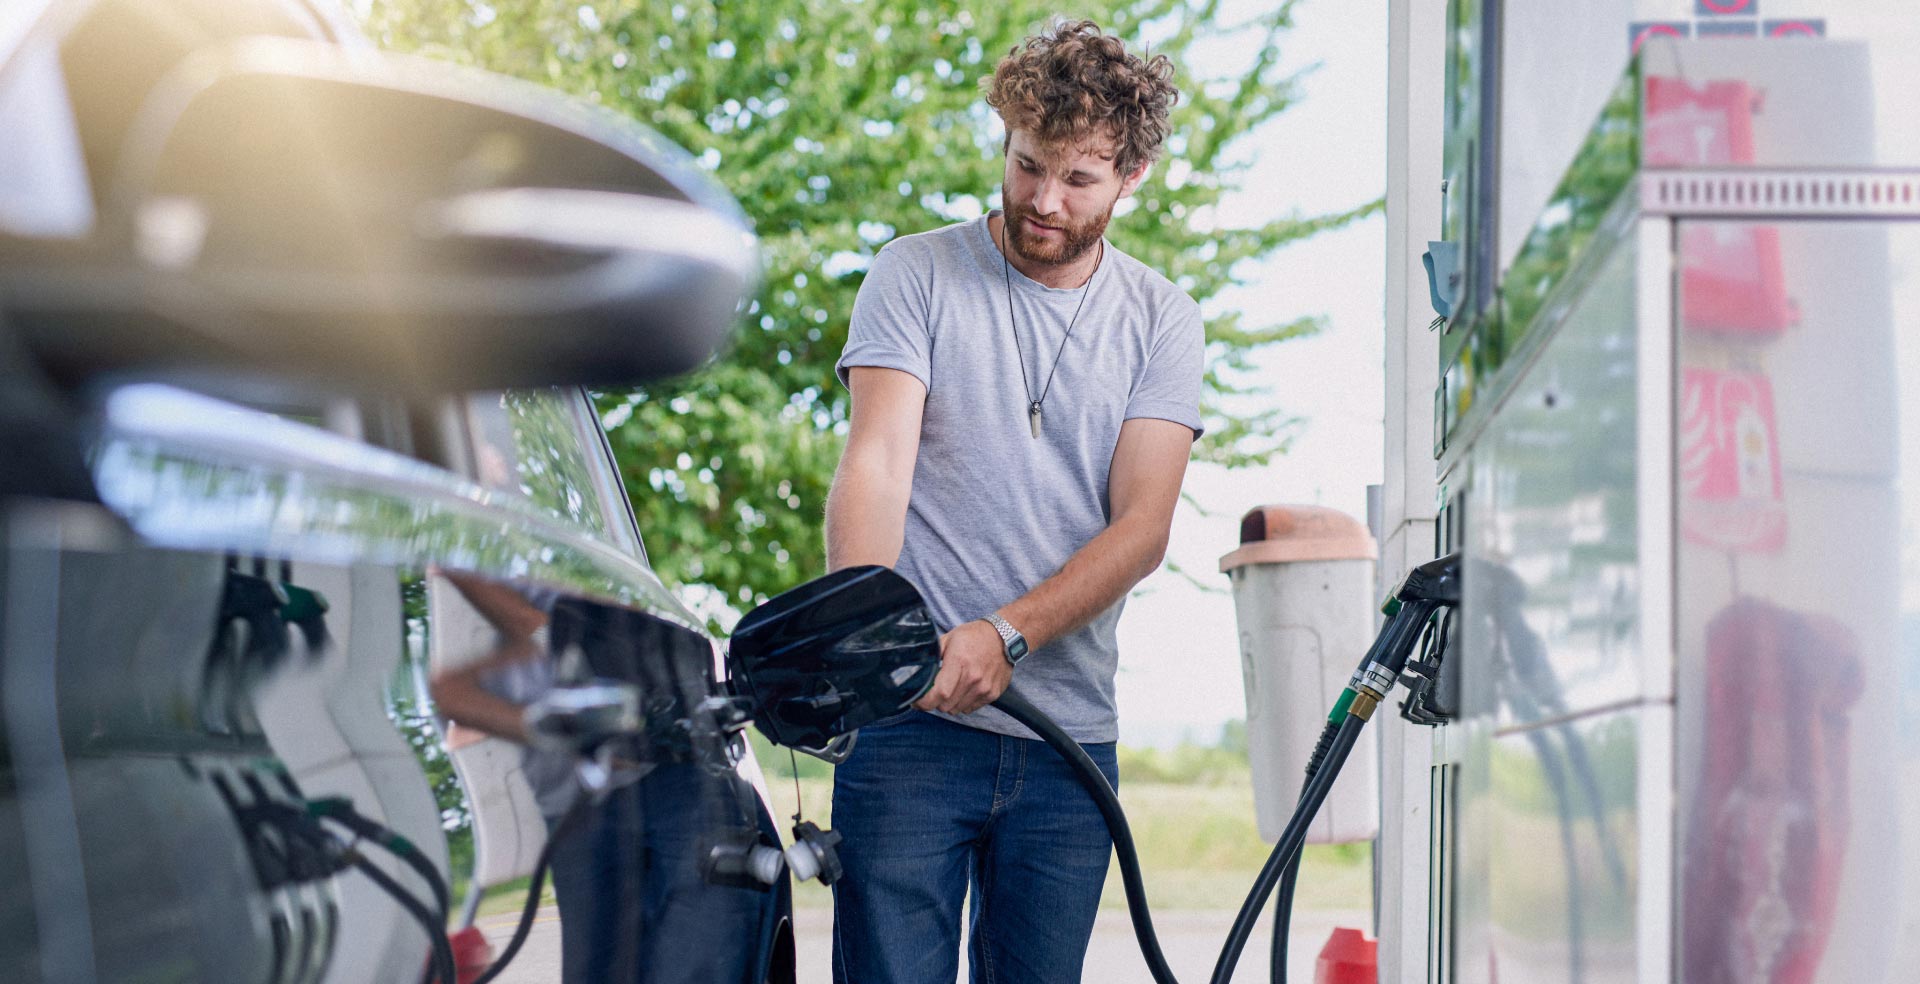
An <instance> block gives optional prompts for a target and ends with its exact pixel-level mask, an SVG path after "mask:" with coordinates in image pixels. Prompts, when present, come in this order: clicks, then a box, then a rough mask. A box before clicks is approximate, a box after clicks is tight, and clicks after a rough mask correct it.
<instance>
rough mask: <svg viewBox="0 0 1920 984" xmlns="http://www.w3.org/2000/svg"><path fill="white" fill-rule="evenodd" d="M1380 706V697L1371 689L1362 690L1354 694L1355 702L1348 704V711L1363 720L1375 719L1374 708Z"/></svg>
mask: <svg viewBox="0 0 1920 984" xmlns="http://www.w3.org/2000/svg"><path fill="white" fill-rule="evenodd" d="M1379 706H1380V697H1379V695H1378V694H1375V693H1374V692H1373V691H1371V690H1364V689H1363V690H1360V691H1358V692H1356V693H1355V694H1354V695H1353V703H1351V704H1349V705H1347V713H1348V714H1351V715H1353V716H1354V717H1357V718H1359V719H1360V720H1362V721H1371V720H1373V709H1374V708H1376V707H1379Z"/></svg>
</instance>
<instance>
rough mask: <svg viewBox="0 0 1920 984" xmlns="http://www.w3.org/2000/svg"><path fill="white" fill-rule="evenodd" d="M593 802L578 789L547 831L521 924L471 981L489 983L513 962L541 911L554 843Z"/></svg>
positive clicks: (534, 865) (577, 820)
mask: <svg viewBox="0 0 1920 984" xmlns="http://www.w3.org/2000/svg"><path fill="white" fill-rule="evenodd" d="M592 803H593V797H592V796H591V795H589V794H587V793H584V792H583V793H581V794H580V795H579V796H577V797H575V798H574V800H573V805H572V806H569V807H567V812H566V814H565V815H564V816H562V817H561V818H560V822H559V823H557V824H554V827H553V832H552V833H550V834H548V835H547V843H546V845H545V846H543V847H541V848H540V859H539V860H538V861H535V862H534V864H533V875H532V877H531V879H530V880H529V881H530V883H529V884H528V885H527V901H526V904H525V905H523V906H521V907H520V924H519V925H517V926H515V927H514V928H513V938H512V939H510V940H508V941H507V949H506V951H505V952H503V953H501V954H500V956H499V958H498V959H496V960H494V962H493V963H491V964H489V965H488V966H487V970H486V973H484V974H481V975H480V976H479V977H478V978H475V979H474V982H473V984H488V982H490V981H492V980H493V979H494V978H496V977H499V976H500V973H501V972H502V971H504V970H506V969H507V965H508V964H510V963H512V962H513V958H514V957H516V956H518V955H519V954H520V947H521V946H523V945H525V944H526V942H527V934H528V933H530V932H532V931H533V917H534V914H535V913H537V912H539V911H540V893H541V890H542V889H544V888H545V887H546V884H547V868H548V867H549V866H551V865H552V864H553V846H554V845H555V844H558V843H560V838H561V837H563V836H565V835H566V834H567V833H569V832H570V831H572V830H573V828H574V826H575V825H577V824H578V823H579V822H580V818H581V817H583V816H585V815H586V814H587V812H588V811H589V810H591V809H592Z"/></svg>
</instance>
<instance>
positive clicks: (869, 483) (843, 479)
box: [826, 454, 912, 571]
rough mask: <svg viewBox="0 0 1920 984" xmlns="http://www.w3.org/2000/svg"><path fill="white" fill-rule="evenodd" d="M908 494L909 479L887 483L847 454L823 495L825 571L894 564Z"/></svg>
mask: <svg viewBox="0 0 1920 984" xmlns="http://www.w3.org/2000/svg"><path fill="white" fill-rule="evenodd" d="M911 493H912V484H911V480H909V481H908V482H904V483H903V482H900V481H898V480H894V479H890V478H888V477H887V476H886V475H885V474H884V472H883V471H882V470H880V469H879V468H878V467H877V466H876V465H874V464H873V463H871V462H866V461H862V460H860V458H859V457H857V456H855V455H852V454H849V455H848V456H847V457H844V458H842V459H841V461H840V468H839V470H838V471H836V472H835V473H834V476H833V487H832V488H831V489H829V490H828V492H827V530H826V533H827V569H828V570H830V571H837V570H840V569H842V568H846V567H859V566H862V565H866V564H878V565H880V566H882V567H892V566H894V565H895V564H898V563H899V562H900V548H901V544H902V543H903V542H904V541H905V538H906V524H907V498H908V496H909V495H910V494H911Z"/></svg>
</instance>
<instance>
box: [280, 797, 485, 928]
mask: <svg viewBox="0 0 1920 984" xmlns="http://www.w3.org/2000/svg"><path fill="white" fill-rule="evenodd" d="M307 811H308V812H309V813H312V814H314V815H315V816H317V817H320V818H321V819H324V820H331V821H333V822H334V823H337V824H339V825H340V826H342V827H345V828H346V829H347V830H349V831H351V832H352V833H353V834H354V836H356V837H359V838H361V839H363V840H367V841H371V842H373V843H375V844H378V845H380V847H381V848H382V849H384V850H385V851H386V852H387V853H389V854H391V855H393V856H394V857H395V858H397V859H399V860H400V861H401V862H403V863H405V864H406V865H407V867H409V868H412V869H413V870H414V872H415V873H416V874H418V875H419V876H420V879H421V880H422V881H424V882H426V883H427V888H428V889H429V890H430V891H432V892H433V901H434V903H435V905H436V907H437V908H438V909H439V910H440V920H441V921H442V922H445V921H446V919H447V915H448V913H449V911H450V910H449V906H450V905H451V904H452V902H451V900H450V897H449V894H448V892H447V881H446V879H445V878H442V877H441V876H440V869H438V868H435V867H434V866H433V862H432V861H431V860H429V859H428V858H427V856H426V854H425V853H424V852H422V851H421V850H420V849H419V848H418V847H415V846H414V844H413V842H412V841H410V840H408V839H406V838H405V837H403V836H401V835H400V834H398V833H396V832H394V831H393V830H392V829H391V828H389V827H387V826H386V825H385V824H382V823H380V822H379V821H377V820H374V819H372V818H370V817H368V816H366V815H365V814H363V813H361V812H360V811H358V810H355V809H354V808H353V804H352V803H349V802H348V801H346V800H345V799H325V800H314V801H313V802H311V803H309V804H308V805H307Z"/></svg>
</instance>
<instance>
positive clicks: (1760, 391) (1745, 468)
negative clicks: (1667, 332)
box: [1679, 368, 1787, 552]
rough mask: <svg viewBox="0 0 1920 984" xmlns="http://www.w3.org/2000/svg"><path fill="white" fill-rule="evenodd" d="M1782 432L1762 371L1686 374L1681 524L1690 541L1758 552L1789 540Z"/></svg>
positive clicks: (1683, 381)
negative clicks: (1783, 495) (1783, 492)
mask: <svg viewBox="0 0 1920 984" xmlns="http://www.w3.org/2000/svg"><path fill="white" fill-rule="evenodd" d="M1779 433H1780V428H1779V426H1778V423H1777V422H1776V420H1775V418H1774V410H1773V385H1772V384H1771V383H1770V382H1768V380H1767V377H1766V376H1765V375H1764V374H1762V373H1758V372H1745V371H1740V370H1720V369H1705V368H1688V369H1686V370H1685V371H1684V372H1683V373H1682V374H1681V379H1680V434H1679V439H1680V440H1679V444H1680V490H1681V493H1680V529H1681V533H1682V534H1683V535H1684V536H1685V537H1686V538H1687V539H1688V540H1689V541H1691V542H1693V543H1698V544H1702V545H1704V546H1709V547H1718V548H1724V549H1728V550H1739V551H1753V552H1772V551H1776V550H1779V549H1780V548H1781V547H1783V546H1785V545H1786V540H1787V511H1786V506H1785V504H1784V503H1783V502H1782V500H1781V484H1780V439H1779Z"/></svg>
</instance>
